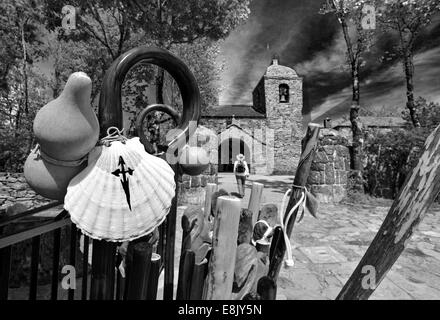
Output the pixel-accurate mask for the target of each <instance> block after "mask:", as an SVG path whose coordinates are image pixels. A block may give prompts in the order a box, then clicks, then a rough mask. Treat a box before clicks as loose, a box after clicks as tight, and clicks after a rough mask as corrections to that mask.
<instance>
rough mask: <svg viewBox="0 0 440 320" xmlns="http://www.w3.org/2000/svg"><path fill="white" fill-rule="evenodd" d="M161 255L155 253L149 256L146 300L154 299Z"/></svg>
mask: <svg viewBox="0 0 440 320" xmlns="http://www.w3.org/2000/svg"><path fill="white" fill-rule="evenodd" d="M161 263H162V262H161V257H160V255H158V254H157V253H153V254H152V256H151V265H150V274H149V276H148V288H147V300H156V298H157V287H158V284H159V273H160V265H161Z"/></svg>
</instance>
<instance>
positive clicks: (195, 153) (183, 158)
mask: <svg viewBox="0 0 440 320" xmlns="http://www.w3.org/2000/svg"><path fill="white" fill-rule="evenodd" d="M179 164H180V167H181V168H182V171H183V172H184V173H186V174H188V175H190V176H197V175H199V174H202V172H203V171H205V170H206V169H207V168H208V166H209V156H208V153H207V152H206V150H205V149H203V148H201V147H190V146H189V145H186V146H184V147H183V150H182V153H181V154H180V157H179Z"/></svg>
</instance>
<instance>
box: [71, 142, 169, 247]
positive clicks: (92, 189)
mask: <svg viewBox="0 0 440 320" xmlns="http://www.w3.org/2000/svg"><path fill="white" fill-rule="evenodd" d="M174 195H175V182H174V171H173V170H172V169H171V167H170V166H169V165H168V163H167V162H165V161H164V160H162V159H160V158H158V157H155V156H153V155H150V154H148V153H147V152H145V150H144V147H143V145H142V144H141V143H140V141H139V138H133V139H130V140H127V141H126V142H125V143H122V142H120V141H114V142H112V143H111V145H110V146H109V147H107V146H99V147H96V148H95V149H93V150H92V152H91V153H90V154H89V163H88V166H87V168H86V169H84V170H83V171H82V172H81V173H79V174H78V175H77V176H76V177H75V178H73V179H72V181H71V182H70V184H69V186H68V188H67V194H66V197H65V199H64V208H65V209H66V210H67V211H69V213H70V216H71V219H72V221H73V223H75V224H76V225H77V226H78V227H79V228H80V229H81V230H82V231H83V233H85V234H86V235H88V236H90V237H91V238H94V239H100V240H106V241H118V242H119V241H129V240H133V239H136V238H139V237H142V236H145V235H147V234H149V233H151V232H152V231H153V230H154V228H156V227H157V226H158V225H160V224H161V223H162V222H163V221H164V219H165V217H166V215H167V214H168V212H169V209H170V207H171V202H172V199H173V197H174Z"/></svg>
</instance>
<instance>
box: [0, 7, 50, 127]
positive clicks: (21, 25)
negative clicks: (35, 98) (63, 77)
mask: <svg viewBox="0 0 440 320" xmlns="http://www.w3.org/2000/svg"><path fill="white" fill-rule="evenodd" d="M41 9H42V8H41V5H40V4H39V3H38V2H37V1H30V2H29V1H24V0H18V1H11V0H7V1H3V2H2V3H1V4H0V37H1V41H2V43H3V44H4V46H2V48H1V49H0V50H1V51H0V52H1V53H2V62H1V63H0V65H1V68H0V70H1V72H0V86H1V89H2V90H1V91H2V94H5V95H7V94H8V90H9V86H8V82H7V81H6V80H7V79H8V75H9V72H10V70H11V69H13V68H14V67H16V66H18V65H20V72H21V81H20V82H19V83H20V89H19V93H20V94H21V98H20V99H21V100H22V103H20V104H19V108H18V109H17V112H16V115H15V116H16V118H17V119H16V125H17V126H19V124H20V117H21V114H22V111H24V112H25V113H26V114H28V113H29V84H28V82H29V79H28V65H29V64H32V62H33V60H34V59H36V58H37V57H38V56H39V52H38V50H36V51H34V52H32V48H31V47H30V44H31V45H32V44H38V43H39V41H38V39H37V38H38V30H37V27H38V24H39V22H40V17H41ZM3 59H4V60H3ZM15 71H16V70H15Z"/></svg>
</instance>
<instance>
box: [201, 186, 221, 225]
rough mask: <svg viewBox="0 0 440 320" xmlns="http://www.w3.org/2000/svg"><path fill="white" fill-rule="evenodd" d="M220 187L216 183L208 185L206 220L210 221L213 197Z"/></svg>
mask: <svg viewBox="0 0 440 320" xmlns="http://www.w3.org/2000/svg"><path fill="white" fill-rule="evenodd" d="M217 188H218V186H217V185H216V184H215V183H208V184H207V185H206V188H205V206H204V208H205V209H204V213H205V219H206V220H209V216H210V214H211V206H212V195H213V194H214V193H215V192H216V191H217Z"/></svg>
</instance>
